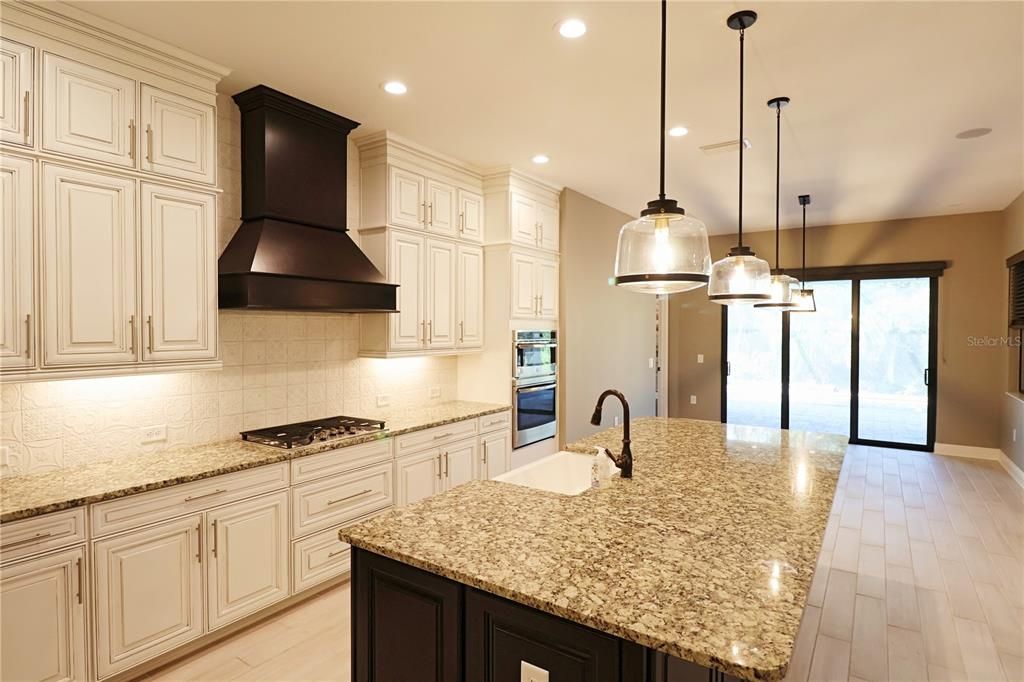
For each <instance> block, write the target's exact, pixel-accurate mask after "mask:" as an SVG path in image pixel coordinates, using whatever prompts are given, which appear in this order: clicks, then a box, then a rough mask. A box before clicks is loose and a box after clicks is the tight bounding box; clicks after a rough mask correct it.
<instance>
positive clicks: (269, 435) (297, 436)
mask: <svg viewBox="0 0 1024 682" xmlns="http://www.w3.org/2000/svg"><path fill="white" fill-rule="evenodd" d="M383 430H384V422H382V421H379V420H376V419H360V418H358V417H327V418H325V419H311V420H310V421H305V422H298V423H296V424H282V425H281V426H271V427H268V428H265V429H255V430H252V431H243V432H242V440H248V441H252V442H253V443H261V444H263V445H272V446H274V447H276V448H294V447H300V446H302V445H309V444H310V443H315V442H318V441H328V440H341V439H344V438H351V437H353V436H358V435H361V434H364V433H369V432H372V431H383Z"/></svg>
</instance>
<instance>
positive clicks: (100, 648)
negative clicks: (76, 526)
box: [93, 514, 203, 677]
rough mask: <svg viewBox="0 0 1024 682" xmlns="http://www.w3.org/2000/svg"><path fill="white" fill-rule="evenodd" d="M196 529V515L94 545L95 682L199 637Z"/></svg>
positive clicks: (198, 521) (198, 516)
mask: <svg viewBox="0 0 1024 682" xmlns="http://www.w3.org/2000/svg"><path fill="white" fill-rule="evenodd" d="M201 524H202V515H201V514H194V515H192V516H187V517H185V518H183V519H178V520H176V521H170V522H168V523H163V524H160V525H157V526H151V527H149V528H146V529H143V530H138V531H132V532H129V533H125V534H123V535H117V536H114V537H110V538H107V539H104V540H98V541H96V542H95V543H93V565H94V568H95V571H96V583H95V584H96V602H95V607H96V616H95V620H96V665H97V672H98V673H99V676H100V677H105V676H107V675H111V674H113V673H116V672H119V671H121V670H125V669H127V668H130V667H132V666H133V665H136V664H138V663H141V662H142V661H145V660H148V659H150V658H152V657H154V656H156V655H158V654H161V653H163V652H165V651H169V650H171V649H173V648H175V647H177V646H179V645H181V644H184V643H185V642H187V641H189V640H190V639H194V638H195V637H198V636H199V635H201V634H202V633H203V593H202V590H203V580H202V572H201V569H200V558H201V557H200V556H199V549H200V546H199V532H200V527H201Z"/></svg>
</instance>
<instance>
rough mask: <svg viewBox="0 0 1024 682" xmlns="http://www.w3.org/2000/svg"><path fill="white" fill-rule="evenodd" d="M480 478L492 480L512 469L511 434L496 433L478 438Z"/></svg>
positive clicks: (504, 432) (507, 432)
mask: <svg viewBox="0 0 1024 682" xmlns="http://www.w3.org/2000/svg"><path fill="white" fill-rule="evenodd" d="M480 463H481V475H480V478H486V479H490V478H494V477H495V476H500V475H501V474H503V473H505V472H506V471H508V470H509V469H511V468H512V434H511V432H509V431H498V432H496V433H488V434H485V435H483V436H480Z"/></svg>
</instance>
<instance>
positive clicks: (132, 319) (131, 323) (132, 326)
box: [128, 315, 135, 353]
mask: <svg viewBox="0 0 1024 682" xmlns="http://www.w3.org/2000/svg"><path fill="white" fill-rule="evenodd" d="M128 327H129V328H130V329H131V336H130V337H129V339H128V352H129V353H134V352H135V316H134V315H132V316H131V317H129V318H128Z"/></svg>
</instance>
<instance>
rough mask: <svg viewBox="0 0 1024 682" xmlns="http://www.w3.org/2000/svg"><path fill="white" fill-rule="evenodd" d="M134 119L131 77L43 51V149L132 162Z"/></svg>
mask: <svg viewBox="0 0 1024 682" xmlns="http://www.w3.org/2000/svg"><path fill="white" fill-rule="evenodd" d="M134 122H135V81H133V80H131V79H130V78H125V77H123V76H119V75H117V74H115V73H111V72H109V71H104V70H103V69H99V68H96V67H95V66H89V65H88V64H82V63H80V62H76V61H74V60H71V59H67V58H65V57H60V56H58V55H55V54H51V53H49V52H44V53H43V148H44V149H48V150H50V151H54V152H60V153H62V154H72V155H74V156H78V157H81V158H86V159H92V160H93V161H102V162H104V163H110V164H114V165H117V166H128V167H132V166H134V165H135V158H134V151H135V144H136V142H137V140H138V136H137V134H135V130H134ZM133 138H134V139H133Z"/></svg>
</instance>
